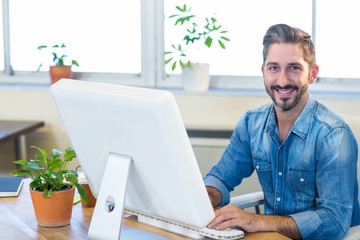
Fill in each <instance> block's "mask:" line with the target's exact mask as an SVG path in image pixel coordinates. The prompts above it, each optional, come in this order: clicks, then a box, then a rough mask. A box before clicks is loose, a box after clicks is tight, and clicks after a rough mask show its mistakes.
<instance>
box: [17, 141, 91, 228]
mask: <svg viewBox="0 0 360 240" xmlns="http://www.w3.org/2000/svg"><path fill="white" fill-rule="evenodd" d="M31 148H34V149H36V150H37V151H38V152H39V153H40V154H35V158H34V159H33V160H29V161H28V160H17V161H14V163H15V164H18V165H21V166H22V168H19V169H17V170H14V171H13V172H11V173H10V174H11V175H13V176H29V177H30V178H31V179H32V181H31V182H30V189H29V190H30V195H31V199H32V203H33V206H34V210H35V215H36V219H37V222H38V225H39V226H43V227H59V226H65V225H68V224H69V223H70V219H71V214H72V207H73V201H74V193H75V187H76V188H77V190H78V192H79V195H80V197H81V198H82V199H83V200H84V201H85V202H87V196H86V193H85V190H84V188H83V187H82V186H81V185H80V184H79V183H78V175H77V172H76V171H73V170H67V169H66V165H67V163H69V162H70V161H72V160H73V159H74V158H75V157H76V153H75V151H74V150H73V149H72V148H71V147H68V148H66V149H65V152H64V154H63V153H62V152H61V151H59V150H57V149H53V150H52V151H51V154H50V156H49V155H48V153H47V152H46V151H45V150H44V149H42V148H39V147H36V146H32V147H31ZM62 155H63V157H62Z"/></svg>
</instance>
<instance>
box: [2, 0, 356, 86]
mask: <svg viewBox="0 0 360 240" xmlns="http://www.w3.org/2000/svg"><path fill="white" fill-rule="evenodd" d="M163 1H165V0H141V32H142V34H141V48H142V51H141V72H140V73H138V74H136V73H134V74H124V73H81V72H75V73H74V74H75V76H76V78H78V79H81V80H86V81H98V82H107V83H113V84H126V85H134V86H145V87H154V88H167V89H178V88H180V87H181V77H180V75H179V74H170V75H169V74H166V73H165V69H164V55H163V52H164V34H163V33H164V22H163V19H164V16H165V14H164V2H163ZM316 1H317V0H312V36H313V41H314V43H315V45H316V34H315V32H316ZM2 7H3V30H4V31H3V34H4V36H3V39H4V65H5V66H4V73H3V77H2V78H1V80H0V83H3V84H28V85H29V84H30V85H34V86H36V85H49V83H50V81H49V77H48V73H47V72H32V71H15V72H14V71H13V69H12V67H11V53H10V37H11V36H10V35H9V34H10V29H9V27H10V23H9V11H8V9H9V0H3V1H2ZM260 74H261V73H260V71H259V75H258V76H217V75H211V76H210V89H213V90H221V89H222V90H225V91H226V90H231V91H233V90H237V89H238V90H241V91H243V90H249V91H251V90H256V91H258V90H263V83H262V76H261V75H260ZM358 81H360V79H339V78H321V79H318V81H317V83H315V85H316V86H315V89H317V91H332V92H336V91H348V90H349V89H351V91H352V92H359V93H360V84H358ZM323 85H324V86H325V87H322V86H323ZM344 85H345V86H344ZM342 89H346V90H342Z"/></svg>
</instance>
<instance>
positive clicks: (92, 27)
mask: <svg viewBox="0 0 360 240" xmlns="http://www.w3.org/2000/svg"><path fill="white" fill-rule="evenodd" d="M9 2H10V22H11V25H10V26H11V32H10V36H11V55H12V61H11V64H12V67H13V69H14V70H15V71H34V70H36V69H37V68H38V66H39V64H40V63H41V62H43V60H44V59H43V53H42V52H40V51H38V50H37V46H39V45H54V44H61V43H65V44H66V45H67V49H68V54H69V55H71V57H73V58H75V59H76V60H77V61H78V62H79V64H80V67H79V68H76V69H75V70H76V71H79V72H107V73H138V74H139V73H140V72H141V22H140V20H141V17H140V14H141V11H140V1H139V0H138V1H128V2H127V3H126V4H124V1H118V0H103V1H88V0H75V1H74V0H62V1H61V2H58V1H49V0H34V1H28V0H11V1H9ZM30 9H31V10H30ZM44 70H47V69H44Z"/></svg>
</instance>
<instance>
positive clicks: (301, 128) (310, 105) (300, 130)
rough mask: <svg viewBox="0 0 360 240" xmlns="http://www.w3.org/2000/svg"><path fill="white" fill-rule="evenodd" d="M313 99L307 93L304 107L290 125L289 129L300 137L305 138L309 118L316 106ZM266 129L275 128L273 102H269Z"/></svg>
mask: <svg viewBox="0 0 360 240" xmlns="http://www.w3.org/2000/svg"><path fill="white" fill-rule="evenodd" d="M316 105H317V104H316V101H315V99H314V98H313V97H312V96H311V95H310V94H309V98H308V100H307V102H306V105H305V107H304V109H303V110H302V111H301V113H300V115H299V117H298V118H297V119H296V121H295V123H294V124H293V126H292V127H291V131H292V132H293V133H294V134H296V135H298V136H299V137H301V138H306V136H307V134H308V132H309V129H310V123H311V119H312V117H313V114H314V111H315V108H316ZM266 125H267V129H268V130H270V131H273V132H275V129H277V124H276V119H275V111H274V104H271V107H270V113H269V118H268V120H267V124H266Z"/></svg>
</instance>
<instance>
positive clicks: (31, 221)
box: [0, 180, 289, 240]
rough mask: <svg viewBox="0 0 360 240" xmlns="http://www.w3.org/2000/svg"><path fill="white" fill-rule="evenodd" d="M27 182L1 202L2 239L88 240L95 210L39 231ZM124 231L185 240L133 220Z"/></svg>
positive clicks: (75, 212) (258, 236)
mask: <svg viewBox="0 0 360 240" xmlns="http://www.w3.org/2000/svg"><path fill="white" fill-rule="evenodd" d="M28 186H29V181H28V180H27V181H25V183H24V186H23V187H22V189H21V192H20V194H19V196H18V197H11V198H0V216H1V217H0V233H1V239H5V240H7V239H9V240H10V239H11V240H12V239H56V240H59V239H64V240H65V239H66V240H69V239H76V240H81V239H87V234H88V228H89V225H90V221H91V216H92V213H93V210H94V208H83V207H82V206H81V204H77V205H75V206H74V208H73V213H72V219H71V222H70V225H68V226H65V227H58V228H44V227H39V226H38V225H37V222H36V218H35V213H34V210H33V207H32V202H31V198H30V194H29V189H28ZM123 225H124V227H125V228H136V229H140V230H143V231H147V232H151V233H154V234H157V235H160V236H163V237H166V238H168V239H172V240H180V239H181V240H184V239H189V238H185V237H182V236H179V235H176V234H173V233H170V232H167V231H163V230H160V229H157V228H154V227H151V226H148V225H145V224H142V223H139V222H137V221H135V220H133V219H124V221H123ZM243 239H245V240H246V239H247V240H249V239H268V240H271V239H278V240H281V239H289V238H287V237H284V236H282V235H281V234H278V233H266V232H265V233H254V234H246V235H245V237H244V238H243Z"/></svg>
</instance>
